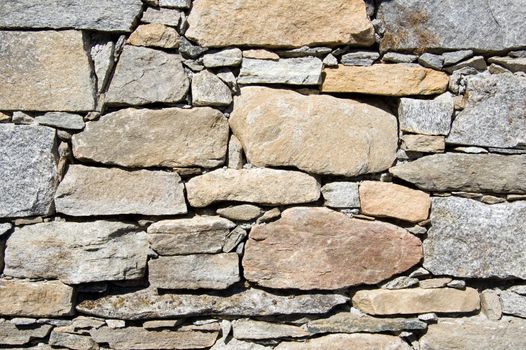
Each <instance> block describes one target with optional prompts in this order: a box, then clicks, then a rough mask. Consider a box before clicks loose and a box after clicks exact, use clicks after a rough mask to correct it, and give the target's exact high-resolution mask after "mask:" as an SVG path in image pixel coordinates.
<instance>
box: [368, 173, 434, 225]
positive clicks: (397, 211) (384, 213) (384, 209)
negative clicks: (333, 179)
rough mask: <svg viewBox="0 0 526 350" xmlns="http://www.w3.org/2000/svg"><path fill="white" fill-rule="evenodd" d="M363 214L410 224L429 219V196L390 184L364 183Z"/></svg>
mask: <svg viewBox="0 0 526 350" xmlns="http://www.w3.org/2000/svg"><path fill="white" fill-rule="evenodd" d="M359 192H360V204H361V212H362V213H363V214H365V215H371V216H378V217H389V218H395V219H400V220H406V221H409V222H415V223H416V222H420V221H424V220H426V219H427V217H428V215H429V208H430V207H431V199H430V197H429V194H427V193H425V192H422V191H418V190H413V189H410V188H407V187H404V186H400V185H396V184H393V183H389V182H379V181H364V182H362V183H361V184H360V190H359Z"/></svg>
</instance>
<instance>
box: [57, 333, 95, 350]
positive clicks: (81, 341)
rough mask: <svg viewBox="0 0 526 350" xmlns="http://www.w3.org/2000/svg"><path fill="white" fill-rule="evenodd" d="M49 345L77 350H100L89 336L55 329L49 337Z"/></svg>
mask: <svg viewBox="0 0 526 350" xmlns="http://www.w3.org/2000/svg"><path fill="white" fill-rule="evenodd" d="M49 345H52V346H55V347H64V348H69V349H76V350H98V349H99V346H98V345H97V343H95V341H94V340H93V339H91V338H90V337H89V336H84V335H78V334H71V333H66V332H61V331H57V328H55V329H53V332H51V334H50V336H49Z"/></svg>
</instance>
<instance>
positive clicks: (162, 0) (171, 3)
mask: <svg viewBox="0 0 526 350" xmlns="http://www.w3.org/2000/svg"><path fill="white" fill-rule="evenodd" d="M191 5H192V0H159V6H161V7H170V8H178V9H186V8H189V7H190V6H191Z"/></svg>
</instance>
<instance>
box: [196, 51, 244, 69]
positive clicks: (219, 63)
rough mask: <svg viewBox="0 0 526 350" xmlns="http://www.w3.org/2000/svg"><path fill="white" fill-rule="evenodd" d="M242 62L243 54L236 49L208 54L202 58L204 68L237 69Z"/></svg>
mask: <svg viewBox="0 0 526 350" xmlns="http://www.w3.org/2000/svg"><path fill="white" fill-rule="evenodd" d="M242 60H243V53H242V52H241V50H240V49H237V48H234V49H227V50H222V51H219V52H216V53H209V54H206V55H204V56H203V64H204V65H205V67H206V68H216V67H237V66H239V65H240V64H241V61H242Z"/></svg>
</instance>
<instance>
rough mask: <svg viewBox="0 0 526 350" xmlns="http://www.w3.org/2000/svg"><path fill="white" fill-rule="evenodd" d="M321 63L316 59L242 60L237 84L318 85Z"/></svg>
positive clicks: (319, 82)
mask: <svg viewBox="0 0 526 350" xmlns="http://www.w3.org/2000/svg"><path fill="white" fill-rule="evenodd" d="M322 68H323V63H322V61H321V60H320V59H319V58H316V57H300V58H288V59H280V60H278V61H271V60H255V59H250V58H245V59H243V63H242V65H241V71H240V72H239V77H238V78H237V82H238V83H239V84H245V85H246V84H289V85H319V84H321V71H322Z"/></svg>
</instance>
